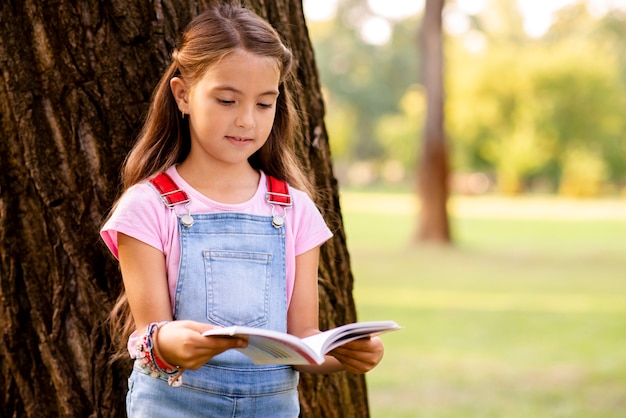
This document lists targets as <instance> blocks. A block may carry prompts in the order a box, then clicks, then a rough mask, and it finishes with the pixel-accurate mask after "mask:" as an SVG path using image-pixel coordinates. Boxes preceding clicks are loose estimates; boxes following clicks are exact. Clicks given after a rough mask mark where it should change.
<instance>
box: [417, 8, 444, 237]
mask: <svg viewBox="0 0 626 418" xmlns="http://www.w3.org/2000/svg"><path fill="white" fill-rule="evenodd" d="M443 4H444V0H426V8H425V10H424V19H423V23H422V30H421V34H420V35H421V37H420V40H421V46H422V54H423V60H422V63H423V64H422V79H423V82H424V89H425V91H426V123H425V125H424V133H423V150H422V154H421V159H420V163H419V166H418V194H419V197H420V201H421V210H420V212H419V224H418V230H417V240H419V241H429V242H439V243H447V242H450V240H451V239H450V227H449V223H448V212H447V209H446V204H447V201H448V154H447V145H446V136H445V131H444V109H443V104H444V94H443V33H442V12H443Z"/></svg>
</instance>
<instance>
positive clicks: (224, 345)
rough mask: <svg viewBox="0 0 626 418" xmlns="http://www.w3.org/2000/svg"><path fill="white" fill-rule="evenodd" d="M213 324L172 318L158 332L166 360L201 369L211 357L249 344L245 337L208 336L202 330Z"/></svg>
mask: <svg viewBox="0 0 626 418" xmlns="http://www.w3.org/2000/svg"><path fill="white" fill-rule="evenodd" d="M211 328H213V326H211V325H209V324H203V323H200V322H195V321H172V322H170V323H167V324H165V325H163V326H162V327H161V328H160V329H159V332H158V334H157V340H156V346H157V347H158V351H159V355H160V356H161V357H162V359H163V360H165V361H166V362H168V363H170V364H172V365H176V366H179V367H182V368H185V369H197V368H199V367H200V366H202V365H203V364H204V363H206V362H207V361H209V360H210V359H211V358H213V357H215V356H216V355H218V354H221V353H223V352H224V351H226V350H229V349H231V348H242V347H245V346H246V345H247V342H246V341H245V340H242V339H241V338H233V337H230V338H220V337H205V336H203V335H202V332H204V331H206V330H208V329H211Z"/></svg>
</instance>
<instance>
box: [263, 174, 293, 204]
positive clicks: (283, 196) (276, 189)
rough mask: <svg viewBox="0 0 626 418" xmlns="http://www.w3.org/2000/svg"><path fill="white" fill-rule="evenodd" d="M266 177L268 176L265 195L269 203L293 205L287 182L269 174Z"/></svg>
mask: <svg viewBox="0 0 626 418" xmlns="http://www.w3.org/2000/svg"><path fill="white" fill-rule="evenodd" d="M265 177H267V194H266V195H265V200H266V201H267V203H269V204H270V205H272V204H274V205H279V206H287V207H289V206H291V196H289V187H288V186H287V182H286V181H283V180H278V179H277V178H276V177H272V176H269V175H266V176H265Z"/></svg>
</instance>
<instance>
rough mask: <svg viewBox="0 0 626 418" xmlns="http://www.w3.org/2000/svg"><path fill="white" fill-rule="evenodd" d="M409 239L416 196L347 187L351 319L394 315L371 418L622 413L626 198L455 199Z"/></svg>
mask: <svg viewBox="0 0 626 418" xmlns="http://www.w3.org/2000/svg"><path fill="white" fill-rule="evenodd" d="M449 206H450V212H451V223H452V226H453V231H454V232H453V235H454V238H455V244H454V245H453V246H446V247H442V246H424V245H414V244H412V233H413V232H414V230H415V224H416V215H415V213H416V209H417V207H418V203H417V199H415V197H414V196H413V195H411V194H407V193H405V194H398V193H387V194H385V193H378V194H376V193H362V192H354V191H344V192H343V193H342V207H343V213H344V221H345V225H346V230H347V235H348V247H349V249H350V253H351V258H352V265H353V271H354V275H355V290H354V293H355V299H356V301H357V310H358V314H359V319H360V320H368V319H383V318H393V319H394V320H395V321H396V322H398V323H399V324H401V325H402V326H403V327H404V328H403V330H402V331H400V332H397V333H391V334H389V335H385V336H383V338H384V341H385V343H386V351H385V359H384V361H383V362H382V363H381V364H380V365H379V367H378V368H377V369H375V370H374V371H372V372H371V373H369V374H368V377H367V379H368V380H367V381H368V388H369V400H370V406H371V412H372V417H374V418H378V417H380V418H382V417H429V418H431V417H436V418H439V417H459V418H461V417H463V418H466V417H507V418H526V417H570V418H571V417H580V418H583V417H585V418H586V417H605V418H609V417H615V418H617V417H622V416H623V414H624V405H625V404H626V392H625V391H624V387H625V385H626V340H625V339H624V335H626V321H624V315H625V314H626V280H625V277H626V276H625V275H624V272H625V271H626V256H625V255H624V249H625V248H626V201H624V200H623V199H621V200H620V199H596V200H582V201H581V200H574V199H565V198H552V197H546V198H532V197H518V198H494V197H453V198H452V199H451V201H450V204H449Z"/></svg>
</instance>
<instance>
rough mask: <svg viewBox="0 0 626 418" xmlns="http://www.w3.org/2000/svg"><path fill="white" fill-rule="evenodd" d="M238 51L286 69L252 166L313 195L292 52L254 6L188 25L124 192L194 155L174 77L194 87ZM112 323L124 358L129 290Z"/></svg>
mask: <svg viewBox="0 0 626 418" xmlns="http://www.w3.org/2000/svg"><path fill="white" fill-rule="evenodd" d="M236 50H244V51H247V52H251V53H254V54H257V55H260V56H263V57H271V58H274V59H275V60H276V62H277V64H278V68H279V71H280V82H279V92H280V94H279V96H278V99H277V103H276V116H275V119H274V125H273V127H272V130H271V132H270V135H269V138H268V140H267V141H266V143H265V144H264V145H263V147H261V149H259V150H258V151H257V152H256V153H255V154H254V155H252V156H251V157H250V158H249V162H250V164H251V165H252V167H254V168H256V169H259V170H263V171H265V173H267V174H269V175H272V176H274V177H277V178H279V179H282V180H285V181H287V182H288V183H289V184H291V185H292V186H294V187H296V188H298V189H300V190H303V191H305V192H307V193H309V195H312V187H311V185H310V183H309V181H308V179H307V177H306V176H305V175H304V173H303V172H302V170H301V169H300V167H299V165H298V164H297V162H296V157H295V153H294V143H295V141H296V139H297V136H298V135H301V133H300V132H301V131H300V129H299V119H298V115H297V112H296V108H295V105H294V103H293V99H292V97H291V94H290V92H289V90H288V88H287V84H288V83H295V79H294V77H293V73H292V67H293V57H292V54H291V51H289V49H287V48H286V47H285V46H284V45H283V43H282V42H281V39H280V36H279V35H278V33H277V32H276V31H275V30H274V28H272V26H271V25H270V24H268V23H267V22H265V21H264V20H263V19H261V18H260V17H259V16H257V15H256V14H254V13H253V12H252V11H250V10H248V9H245V8H242V7H237V6H229V5H222V6H217V7H213V8H210V9H208V10H206V11H205V12H203V13H202V14H200V15H198V16H197V17H196V18H195V19H194V20H193V21H192V22H191V23H190V24H189V25H188V26H187V28H186V29H185V31H184V33H183V36H182V39H181V42H180V44H179V46H178V48H177V49H176V50H175V51H174V52H173V54H172V63H171V64H170V66H169V68H168V69H167V71H166V72H165V74H163V77H162V78H161V80H160V81H159V84H158V85H157V87H156V88H155V91H154V94H153V97H152V103H151V105H150V108H149V110H148V114H147V116H146V120H145V123H144V126H143V129H142V131H141V133H140V135H139V138H138V140H137V142H136V144H135V145H134V147H133V149H132V150H131V151H130V153H129V155H128V157H127V158H126V161H125V162H124V167H123V170H122V191H126V190H127V189H128V188H130V187H131V186H133V185H134V184H137V183H139V182H141V181H144V180H147V179H149V178H150V177H152V176H154V175H155V174H157V173H159V172H162V171H165V170H167V169H168V168H169V167H171V166H172V165H174V164H176V163H180V162H182V161H184V160H185V158H186V157H187V155H188V154H189V150H190V148H191V138H190V136H189V125H188V122H187V120H185V119H184V118H183V116H182V115H181V113H180V112H179V110H178V106H177V104H176V101H175V99H174V96H173V94H172V91H171V89H170V80H171V79H172V78H173V77H180V78H182V79H183V80H184V81H185V83H186V84H187V85H188V86H193V85H194V84H195V83H197V82H198V81H199V80H200V79H201V78H202V76H203V75H204V74H205V72H206V71H207V70H208V69H209V68H210V67H211V66H212V65H214V64H216V63H218V62H219V61H220V60H221V59H222V58H223V57H225V56H226V55H228V54H229V53H232V52H233V51H236ZM110 323H111V327H112V331H113V335H114V338H115V340H116V343H117V344H116V345H118V346H119V351H118V358H119V356H121V355H125V354H123V353H124V352H125V344H126V340H127V338H128V336H129V335H130V333H131V332H132V331H133V330H134V328H135V324H134V320H133V318H132V314H131V312H130V308H129V306H128V301H127V299H126V295H125V293H122V294H121V295H120V298H119V299H118V301H117V303H116V305H115V307H114V309H113V311H112V313H111V318H110Z"/></svg>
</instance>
